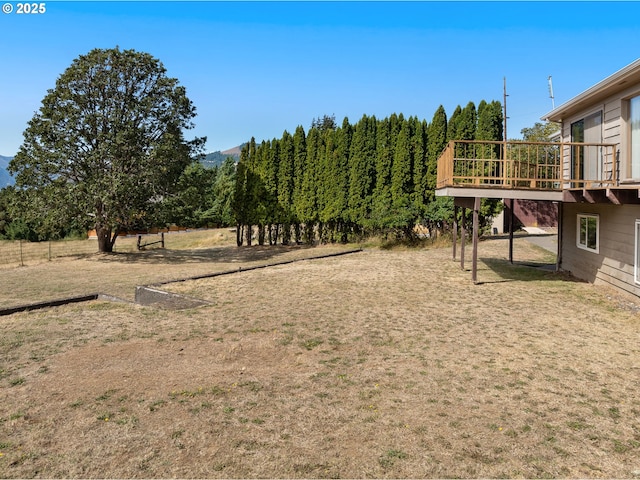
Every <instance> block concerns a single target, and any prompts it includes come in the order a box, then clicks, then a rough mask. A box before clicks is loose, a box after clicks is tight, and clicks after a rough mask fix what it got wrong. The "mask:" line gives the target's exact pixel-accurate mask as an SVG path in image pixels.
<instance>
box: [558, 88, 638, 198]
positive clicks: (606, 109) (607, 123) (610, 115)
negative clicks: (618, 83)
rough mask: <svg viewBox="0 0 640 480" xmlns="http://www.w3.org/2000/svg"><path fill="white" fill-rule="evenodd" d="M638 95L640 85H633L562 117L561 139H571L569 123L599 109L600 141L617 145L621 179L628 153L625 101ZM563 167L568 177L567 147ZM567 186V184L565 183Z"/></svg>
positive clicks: (568, 155) (626, 171) (625, 169)
mask: <svg viewBox="0 0 640 480" xmlns="http://www.w3.org/2000/svg"><path fill="white" fill-rule="evenodd" d="M637 95H640V85H633V86H631V87H629V88H626V89H625V90H623V91H621V92H618V93H616V94H615V95H612V96H610V97H609V98H607V99H605V101H604V102H602V103H598V104H597V105H591V106H589V107H588V108H585V109H584V110H582V111H581V112H579V113H578V114H575V115H572V116H570V117H568V118H565V119H563V129H562V139H563V141H565V142H570V141H571V124H572V123H574V122H577V121H578V120H580V119H583V118H585V117H587V116H588V115H591V114H592V113H594V112H596V111H598V110H600V111H602V116H603V122H602V141H603V143H612V144H616V145H618V146H619V147H618V149H619V155H620V172H621V176H622V180H624V179H625V178H627V175H628V168H627V161H628V160H627V157H628V155H629V153H628V149H627V147H626V142H627V138H626V137H627V124H626V120H625V117H626V115H627V114H628V112H627V107H626V102H627V100H628V99H629V98H631V97H634V96H637ZM611 160H612V159H610V158H607V159H606V160H605V162H606V163H608V164H610V162H611ZM563 163H564V165H563V166H564V168H563V172H564V175H565V176H566V177H565V178H568V177H569V175H570V168H571V167H570V164H571V152H570V150H569V149H565V152H564V155H563ZM566 186H567V187H569V185H566Z"/></svg>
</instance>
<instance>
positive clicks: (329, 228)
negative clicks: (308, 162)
mask: <svg viewBox="0 0 640 480" xmlns="http://www.w3.org/2000/svg"><path fill="white" fill-rule="evenodd" d="M343 123H344V122H343ZM342 130H343V129H342V128H339V129H337V130H335V131H334V130H328V131H326V132H325V155H324V160H325V162H324V169H323V181H322V185H323V189H322V192H323V197H324V198H323V202H322V210H321V211H320V222H322V223H323V224H324V234H325V238H323V240H325V241H326V240H328V241H334V240H335V233H336V232H337V231H338V230H339V228H340V226H341V224H342V223H343V221H344V218H343V213H344V212H345V211H346V207H347V195H346V194H347V191H348V171H347V161H348V157H347V155H346V150H345V148H346V142H345V139H344V138H343V136H344V135H345V132H343V131H342Z"/></svg>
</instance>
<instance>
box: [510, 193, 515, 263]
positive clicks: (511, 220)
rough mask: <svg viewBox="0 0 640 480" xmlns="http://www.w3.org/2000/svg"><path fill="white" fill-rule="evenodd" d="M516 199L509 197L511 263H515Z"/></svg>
mask: <svg viewBox="0 0 640 480" xmlns="http://www.w3.org/2000/svg"><path fill="white" fill-rule="evenodd" d="M513 207H514V200H513V198H510V199H509V263H511V264H512V265H513V224H514V223H515V222H514V221H513V220H514V216H515V214H514V212H513Z"/></svg>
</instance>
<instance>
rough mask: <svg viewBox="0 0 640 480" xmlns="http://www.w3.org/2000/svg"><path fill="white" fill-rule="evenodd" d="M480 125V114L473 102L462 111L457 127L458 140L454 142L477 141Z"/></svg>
mask: <svg viewBox="0 0 640 480" xmlns="http://www.w3.org/2000/svg"><path fill="white" fill-rule="evenodd" d="M477 125H478V114H477V111H476V106H475V104H474V103H473V102H469V103H467V106H466V107H464V108H463V109H462V112H461V113H460V119H459V121H458V123H457V125H456V128H457V130H456V138H454V140H475V138H476V129H477Z"/></svg>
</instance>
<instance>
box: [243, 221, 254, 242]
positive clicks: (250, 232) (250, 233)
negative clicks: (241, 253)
mask: <svg viewBox="0 0 640 480" xmlns="http://www.w3.org/2000/svg"><path fill="white" fill-rule="evenodd" d="M245 235H246V239H247V246H248V247H250V246H251V237H252V236H253V225H247V230H246V231H245Z"/></svg>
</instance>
